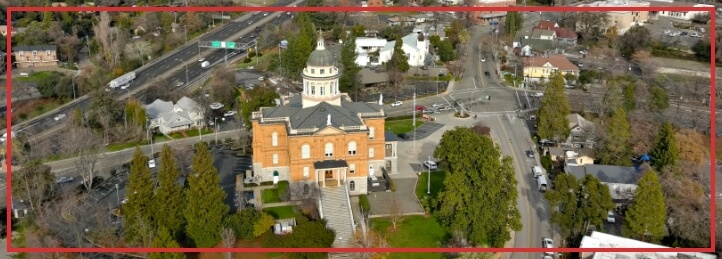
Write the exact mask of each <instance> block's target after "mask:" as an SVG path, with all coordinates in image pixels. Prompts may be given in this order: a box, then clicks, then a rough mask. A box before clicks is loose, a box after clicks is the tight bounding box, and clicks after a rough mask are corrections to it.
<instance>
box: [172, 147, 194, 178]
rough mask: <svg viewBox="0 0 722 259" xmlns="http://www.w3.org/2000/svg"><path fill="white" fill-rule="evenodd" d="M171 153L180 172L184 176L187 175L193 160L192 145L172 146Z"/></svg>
mask: <svg viewBox="0 0 722 259" xmlns="http://www.w3.org/2000/svg"><path fill="white" fill-rule="evenodd" d="M173 155H174V156H175V159H176V163H177V165H178V168H180V172H181V174H182V175H184V176H188V175H189V174H190V173H191V170H190V166H191V163H192V162H193V155H194V152H193V147H192V146H176V147H174V148H173Z"/></svg>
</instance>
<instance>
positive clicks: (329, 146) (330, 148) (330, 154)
mask: <svg viewBox="0 0 722 259" xmlns="http://www.w3.org/2000/svg"><path fill="white" fill-rule="evenodd" d="M324 154H325V156H326V157H333V143H326V149H325V151H324Z"/></svg>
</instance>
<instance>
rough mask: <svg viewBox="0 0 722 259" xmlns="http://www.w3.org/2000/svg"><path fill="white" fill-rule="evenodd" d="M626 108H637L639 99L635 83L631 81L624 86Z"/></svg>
mask: <svg viewBox="0 0 722 259" xmlns="http://www.w3.org/2000/svg"><path fill="white" fill-rule="evenodd" d="M623 94H624V109H625V110H627V112H632V111H634V110H635V109H636V108H637V99H636V97H635V93H634V83H629V84H627V85H626V86H625V87H624V93H623Z"/></svg>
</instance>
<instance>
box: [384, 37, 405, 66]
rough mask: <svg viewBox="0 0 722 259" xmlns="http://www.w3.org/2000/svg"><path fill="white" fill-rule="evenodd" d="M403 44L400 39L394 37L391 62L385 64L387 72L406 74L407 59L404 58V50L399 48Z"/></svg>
mask: <svg viewBox="0 0 722 259" xmlns="http://www.w3.org/2000/svg"><path fill="white" fill-rule="evenodd" d="M403 44H404V42H403V40H402V39H401V37H396V42H395V43H394V53H393V54H391V60H389V61H388V62H387V63H386V69H387V70H389V71H397V72H403V73H406V72H407V71H409V68H411V67H410V66H409V57H407V56H406V53H405V52H404V49H403V48H401V47H402V46H403Z"/></svg>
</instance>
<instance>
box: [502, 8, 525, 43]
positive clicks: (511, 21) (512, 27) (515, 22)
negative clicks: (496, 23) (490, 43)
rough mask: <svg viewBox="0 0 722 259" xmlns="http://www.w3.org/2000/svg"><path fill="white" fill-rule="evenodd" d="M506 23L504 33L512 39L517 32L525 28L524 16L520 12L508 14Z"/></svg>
mask: <svg viewBox="0 0 722 259" xmlns="http://www.w3.org/2000/svg"><path fill="white" fill-rule="evenodd" d="M505 21H506V22H505V23H504V33H506V35H509V36H511V37H512V38H513V37H514V36H515V35H516V33H517V32H519V31H520V30H521V28H522V27H523V26H524V16H522V14H521V13H519V12H506V19H505Z"/></svg>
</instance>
